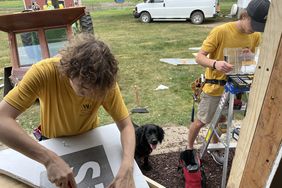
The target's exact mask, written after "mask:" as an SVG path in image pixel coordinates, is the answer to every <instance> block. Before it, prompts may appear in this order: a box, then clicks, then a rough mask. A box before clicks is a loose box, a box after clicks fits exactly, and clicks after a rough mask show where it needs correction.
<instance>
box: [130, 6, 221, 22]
mask: <svg viewBox="0 0 282 188" xmlns="http://www.w3.org/2000/svg"><path fill="white" fill-rule="evenodd" d="M217 1H218V0H147V1H146V2H145V3H139V4H137V5H136V7H135V10H134V11H133V15H134V17H135V18H139V19H140V20H141V21H142V22H145V23H148V22H150V21H151V20H154V19H185V20H187V19H191V22H192V23H193V24H201V23H203V21H204V20H205V18H211V17H214V16H215V15H216V13H217V12H216V8H217Z"/></svg>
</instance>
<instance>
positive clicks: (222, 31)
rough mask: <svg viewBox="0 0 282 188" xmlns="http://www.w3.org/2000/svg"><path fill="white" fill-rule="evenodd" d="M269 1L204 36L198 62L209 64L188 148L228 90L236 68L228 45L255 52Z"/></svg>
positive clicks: (220, 158)
mask: <svg viewBox="0 0 282 188" xmlns="http://www.w3.org/2000/svg"><path fill="white" fill-rule="evenodd" d="M269 5H270V2H269V1H268V0H252V1H251V2H250V3H249V5H248V7H247V8H246V9H245V10H244V11H242V13H241V15H240V19H239V20H238V21H235V22H230V23H226V24H223V25H220V26H217V27H215V28H214V29H212V31H211V32H210V33H209V35H208V36H207V38H206V39H205V40H204V42H203V44H202V47H201V49H200V51H199V52H198V55H197V57H196V62H197V63H198V64H200V65H202V66H203V67H205V68H206V70H205V79H206V83H205V85H204V87H203V92H202V94H201V101H200V103H199V106H198V113H197V119H196V120H195V121H194V122H193V123H192V124H191V125H190V128H189V134H188V145H187V151H191V150H193V145H194V141H195V139H196V137H197V135H198V133H199V131H200V129H201V128H202V127H204V126H205V125H206V124H208V123H210V122H211V120H212V118H213V116H214V114H215V111H216V108H217V106H218V103H219V100H220V98H221V95H222V94H223V91H224V85H225V83H226V74H227V73H229V72H231V71H232V70H233V68H234V67H233V65H232V64H229V63H228V62H226V61H225V60H224V54H223V51H224V49H226V48H242V49H244V50H245V51H246V50H247V51H249V52H252V53H255V48H256V47H257V46H258V45H259V43H260V40H261V36H260V33H258V32H263V31H264V26H265V23H266V18H267V14H268V9H269ZM255 31H258V32H255ZM208 56H209V57H208ZM225 120H226V117H225V116H222V117H221V118H220V120H219V122H224V121H225ZM211 154H212V157H213V159H214V160H215V161H216V162H217V163H218V164H221V165H222V164H223V156H220V154H219V152H217V151H215V152H212V153H211Z"/></svg>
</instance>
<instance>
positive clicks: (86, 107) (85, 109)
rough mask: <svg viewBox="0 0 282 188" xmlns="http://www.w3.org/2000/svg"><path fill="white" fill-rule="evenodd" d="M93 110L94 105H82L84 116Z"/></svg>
mask: <svg viewBox="0 0 282 188" xmlns="http://www.w3.org/2000/svg"><path fill="white" fill-rule="evenodd" d="M92 109H93V105H92V104H89V103H85V104H82V105H81V113H82V114H87V113H90V112H92Z"/></svg>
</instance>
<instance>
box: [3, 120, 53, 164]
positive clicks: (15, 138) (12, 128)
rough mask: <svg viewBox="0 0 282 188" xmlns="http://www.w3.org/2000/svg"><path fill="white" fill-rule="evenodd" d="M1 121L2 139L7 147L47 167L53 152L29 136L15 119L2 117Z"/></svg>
mask: <svg viewBox="0 0 282 188" xmlns="http://www.w3.org/2000/svg"><path fill="white" fill-rule="evenodd" d="M0 120H1V121H0V138H1V142H3V143H4V144H5V145H7V146H9V147H10V148H12V149H14V150H16V151H18V152H20V153H22V154H24V155H26V156H28V157H30V158H32V159H34V160H36V161H37V162H39V163H41V164H43V165H45V166H46V164H47V163H48V162H49V160H50V158H53V157H54V153H53V152H51V151H49V150H48V149H46V148H44V147H43V146H42V145H40V144H38V143H37V142H36V141H35V140H33V139H32V138H31V137H30V136H29V135H27V134H26V133H25V132H24V130H22V129H21V128H20V127H19V125H18V123H17V122H16V121H15V120H14V119H13V118H9V117H0Z"/></svg>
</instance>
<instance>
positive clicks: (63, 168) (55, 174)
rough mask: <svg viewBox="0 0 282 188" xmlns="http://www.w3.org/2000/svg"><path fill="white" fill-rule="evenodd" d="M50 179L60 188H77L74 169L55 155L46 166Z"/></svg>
mask: <svg viewBox="0 0 282 188" xmlns="http://www.w3.org/2000/svg"><path fill="white" fill-rule="evenodd" d="M45 167H46V170H47V174H48V179H49V181H50V182H51V183H54V184H55V185H56V186H57V187H60V188H76V187H77V186H76V183H75V179H74V176H73V173H72V169H71V168H70V167H69V165H68V164H66V163H65V161H64V160H63V159H61V158H60V157H59V156H57V155H55V154H54V155H53V156H52V157H51V159H50V160H49V161H48V162H47V164H46V165H45Z"/></svg>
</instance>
